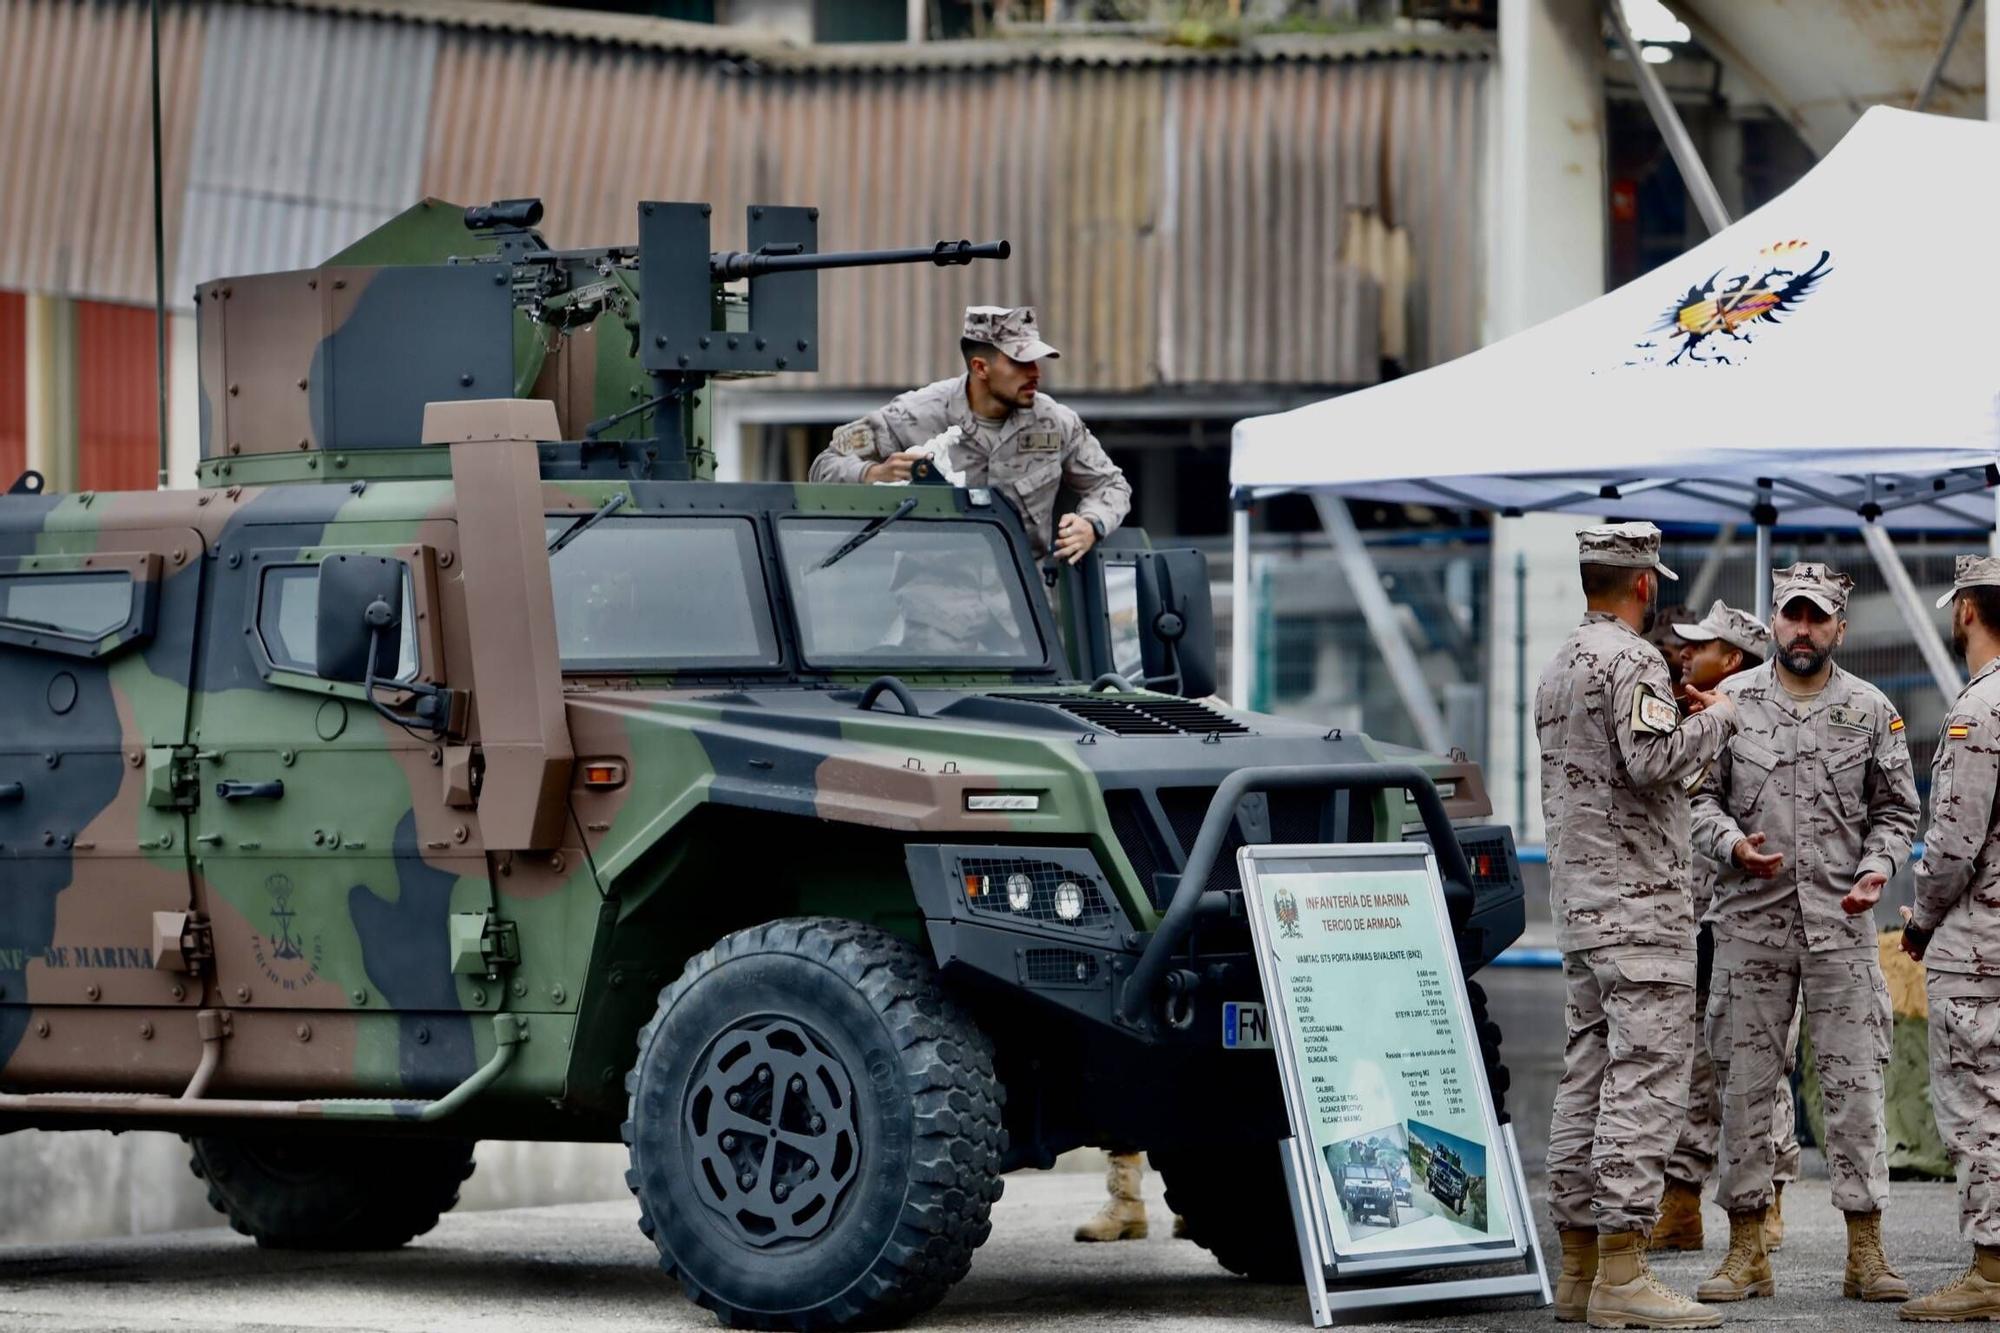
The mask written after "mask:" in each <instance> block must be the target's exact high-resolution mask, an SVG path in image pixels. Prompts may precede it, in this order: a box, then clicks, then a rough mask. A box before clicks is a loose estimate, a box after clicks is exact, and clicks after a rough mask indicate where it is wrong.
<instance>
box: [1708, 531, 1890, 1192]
mask: <svg viewBox="0 0 2000 1333" xmlns="http://www.w3.org/2000/svg"><path fill="white" fill-rule="evenodd" d="M1799 568H1801V567H1798V566H1795V567H1794V571H1796V570H1798V569H1799ZM1805 568H1808V569H1813V570H1819V571H1821V573H1822V574H1823V573H1824V572H1825V571H1824V567H1822V566H1809V567H1805ZM1820 583H1823V584H1825V586H1826V587H1834V585H1833V584H1832V583H1830V582H1827V581H1826V580H1824V579H1821V580H1820ZM1801 586H1803V585H1801V584H1797V583H1789V582H1788V583H1784V584H1782V586H1781V587H1780V590H1779V592H1780V604H1782V601H1783V600H1784V595H1785V592H1786V590H1787V589H1789V588H1794V587H1801ZM1835 592H1837V593H1838V594H1839V595H1838V596H1835V595H1834V594H1832V593H1828V592H1826V591H1824V590H1822V591H1821V593H1820V596H1822V597H1826V598H1827V599H1828V600H1830V601H1833V602H1835V603H1836V604H1837V605H1836V606H1834V607H1830V608H1828V609H1829V610H1830V611H1831V612H1832V613H1834V614H1838V613H1839V610H1840V609H1842V608H1844V606H1845V596H1844V592H1842V591H1840V590H1839V589H1837V588H1835ZM1793 595H1799V594H1797V593H1795V594H1793ZM1815 600H1818V598H1817V597H1816V598H1815ZM1720 688H1721V690H1722V692H1723V693H1724V694H1727V695H1729V696H1731V697H1732V698H1734V699H1735V700H1736V704H1737V707H1738V709H1739V710H1740V722H1739V724H1738V729H1737V733H1736V736H1735V738H1734V739H1733V740H1731V741H1730V742H1729V746H1728V748H1727V749H1726V750H1725V751H1724V752H1723V754H1722V756H1721V758H1720V759H1719V760H1718V761H1717V762H1716V765H1715V767H1714V768H1713V769H1712V770H1711V771H1710V773H1709V775H1708V778H1707V779H1706V780H1705V781H1704V782H1703V783H1702V787H1701V790H1700V792H1699V793H1697V795H1696V797H1695V804H1694V838H1695V845H1696V847H1698V848H1699V849H1700V850H1701V851H1702V852H1704V853H1705V854H1707V855H1708V856H1710V857H1713V858H1714V859H1715V860H1716V861H1717V862H1719V863H1721V865H1722V873H1721V876H1720V878H1719V880H1718V881H1717V885H1716V893H1715V901H1714V903H1713V905H1712V906H1711V907H1710V908H1709V911H1708V915H1707V917H1706V920H1707V921H1708V922H1709V923H1710V924H1711V926H1712V927H1713V928H1714V931H1715V939H1716V962H1715V976H1714V978H1713V980H1712V982H1711V985H1710V997H1709V1003H1708V1009H1707V1012H1706V1016H1705V1021H1704V1037H1705V1039H1706V1044H1707V1046H1708V1052H1709V1056H1710V1058H1711V1059H1712V1060H1714V1062H1715V1068H1716V1078H1717V1080H1718V1082H1719V1083H1720V1084H1721V1086H1722V1105H1723V1111H1722V1120H1723V1154H1724V1161H1723V1167H1722V1180H1721V1183H1720V1185H1719V1186H1718V1187H1717V1190H1716V1202H1717V1203H1718V1204H1719V1205H1721V1206H1722V1207H1723V1208H1725V1209H1728V1210H1730V1211H1732V1212H1735V1211H1746V1210H1751V1209H1757V1208H1762V1207H1764V1206H1766V1205H1767V1204H1769V1203H1770V1202H1771V1197H1772V1189H1771V1186H1772V1181H1773V1174H1774V1168H1775V1162H1774V1160H1773V1158H1774V1153H1773V1147H1772V1113H1773V1101H1774V1093H1776V1091H1777V1089H1778V1088H1779V1087H1780V1086H1781V1085H1782V1084H1783V1083H1784V1082H1785V1064H1786V1060H1787V1058H1788V1047H1787V1045H1786V1043H1787V1041H1788V1040H1789V1041H1792V1042H1794V1043H1795V1041H1796V1028H1795V1027H1794V1024H1795V1023H1796V1022H1797V1014H1798V1007H1799V992H1800V989H1801V987H1803V989H1804V993H1805V1010H1806V1022H1807V1025H1808V1027H1809V1028H1810V1030H1811V1032H1812V1039H1813V1058H1814V1060H1815V1062H1816V1064H1817V1066H1818V1069H1819V1075H1820V1088H1821V1092H1822V1095H1823V1097H1824V1098H1825V1102H1826V1143H1825V1148H1826V1157H1827V1170H1828V1174H1829V1175H1830V1176H1831V1177H1832V1184H1833V1202H1834V1206H1835V1207H1837V1208H1839V1209H1840V1210H1841V1211H1843V1212H1848V1213H1873V1212H1879V1211H1880V1210H1881V1208H1882V1205H1883V1203H1884V1202H1886V1201H1887V1199H1888V1196H1889V1164H1888V1137H1887V1132H1886V1130H1885V1128H1884V1123H1883V1105H1882V1098H1883V1091H1882V1088H1883V1085H1882V1070H1883V1066H1884V1065H1885V1064H1886V1063H1887V1062H1888V1059H1889V1045H1890V1021H1891V1017H1890V1009H1889V991H1888V986H1887V984H1886V983H1885V982H1884V980H1883V978H1882V966H1881V962H1880V960H1879V955H1878V952H1877V945H1876V931H1875V919H1874V914H1873V912H1872V911H1871V912H1863V913H1861V914H1859V915H1857V916H1848V915H1847V914H1846V913H1845V912H1844V911H1842V909H1841V906H1840V902H1841V899H1842V898H1843V897H1845V896H1846V894H1847V892H1848V890H1849V889H1850V888H1852V887H1853V884H1854V881H1855V880H1856V879H1857V878H1858V877H1859V876H1861V875H1862V874H1864V873H1868V872H1871V871H1872V872H1879V873H1881V874H1883V875H1885V876H1887V875H1894V874H1895V873H1896V870H1897V868H1898V867H1899V866H1901V865H1902V863H1903V861H1904V860H1905V859H1907V858H1908V856H1909V852H1910V841H1911V839H1912V838H1913V837H1914V836H1915V834H1916V826H1917V817H1918V805H1917V787H1916V778H1915V775H1914V773H1913V772H1912V771H1911V766H1910V749H1909V745H1908V743H1907V741H1906V740H1905V739H1904V736H1903V721H1902V718H1901V717H1900V716H1898V715H1897V713H1896V710H1895V709H1894V708H1893V707H1891V706H1890V703H1889V701H1888V699H1887V698H1885V697H1884V696H1883V694H1882V692H1881V691H1880V690H1878V689H1876V688H1875V687H1874V686H1872V685H1870V684H1869V683H1868V682H1866V681H1864V680H1861V679H1860V678H1858V677H1856V676H1853V675H1851V674H1849V673H1848V672H1845V671H1842V670H1841V669H1840V668H1839V667H1837V666H1836V667H1834V668H1833V669H1832V671H1831V673H1830V674H1829V676H1828V678H1827V681H1826V684H1825V686H1824V687H1823V688H1822V689H1821V690H1820V692H1819V693H1818V694H1817V695H1816V696H1814V697H1813V698H1812V699H1810V700H1796V699H1793V698H1792V697H1791V696H1790V695H1789V694H1787V693H1786V691H1785V688H1784V685H1783V684H1782V682H1781V681H1780V680H1779V679H1778V677H1777V668H1776V666H1775V665H1774V664H1772V663H1766V664H1764V665H1763V666H1760V667H1758V668H1756V669H1755V670H1752V671H1746V672H1744V673H1742V674H1741V675H1737V676H1732V677H1731V678H1729V679H1728V680H1726V681H1724V682H1723V683H1722V685H1721V687H1720ZM1751 833H1762V834H1764V836H1765V842H1764V845H1763V847H1762V848H1761V850H1762V851H1763V852H1764V853H1766V854H1771V853H1777V854H1780V855H1782V856H1783V857H1784V858H1785V860H1784V865H1783V866H1782V867H1781V868H1780V870H1779V872H1778V874H1777V876H1776V877H1775V878H1773V879H1768V880H1766V879H1758V878H1756V877H1754V876H1752V875H1750V874H1749V873H1747V872H1746V871H1744V870H1742V869H1740V868H1738V867H1737V866H1736V865H1735V864H1734V862H1733V861H1732V860H1731V859H1730V854H1731V851H1732V849H1733V848H1734V847H1735V846H1736V844H1737V842H1739V841H1740V840H1742V839H1743V838H1744V837H1745V836H1747V835H1749V834H1751ZM1788 1034H1789V1035H1788ZM1785 1097H1786V1099H1787V1101H1789V1092H1787V1093H1786V1094H1785Z"/></svg>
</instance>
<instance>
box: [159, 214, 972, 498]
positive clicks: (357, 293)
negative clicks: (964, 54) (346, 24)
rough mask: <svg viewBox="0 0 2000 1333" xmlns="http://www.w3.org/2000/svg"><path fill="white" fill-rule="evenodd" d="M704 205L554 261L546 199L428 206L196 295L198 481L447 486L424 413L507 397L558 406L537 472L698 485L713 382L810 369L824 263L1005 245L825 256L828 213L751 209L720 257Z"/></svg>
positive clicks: (925, 256) (706, 453)
mask: <svg viewBox="0 0 2000 1333" xmlns="http://www.w3.org/2000/svg"><path fill="white" fill-rule="evenodd" d="M711 211H712V210H711V209H710V206H709V205H707V204H696V203H667V202H660V201H648V202H643V203H641V204H640V205H639V206H638V222H639V228H638V230H639V239H638V243H637V244H635V245H623V246H607V247H601V248H596V249H583V250H556V249H553V248H551V247H550V246H549V245H548V243H547V242H546V241H545V240H544V239H543V238H542V236H541V234H540V233H539V232H538V231H536V227H537V226H539V225H540V222H541V219H542V214H543V209H542V202H541V200H539V199H501V200H495V201H494V202H492V203H489V204H483V205H477V206H474V207H471V208H459V207H457V206H455V205H451V204H447V203H445V202H443V201H441V200H425V201H424V202H423V203H421V204H418V205H417V206H416V207H414V208H412V209H409V210H408V211H406V212H404V213H403V214H401V215H399V216H398V217H396V218H393V219H391V220H390V221H389V222H387V223H384V224H383V225H382V226H381V227H379V228H377V229H376V230H375V231H373V232H371V233H369V234H368V235H367V236H365V237H363V238H362V239H361V240H360V241H357V242H356V243H355V244H354V245H352V246H350V247H349V248H348V249H347V250H345V251H342V252H341V253H340V254H338V255H335V256H334V257H333V258H332V259H330V260H328V261H327V263H326V264H325V265H323V266H321V267H320V268H317V269H311V270H306V271H302V272H292V273H270V274H260V275H255V276H251V277H240V278H223V279H218V280H216V281H213V282H208V283H204V284H202V286H201V287H200V288H198V289H197V290H196V293H195V301H196V310H197V316H198V326H199V331H200V347H201V353H200V355H201V368H202V414H201V417H202V463H201V477H202V480H203V482H204V483H205V484H209V485H216V484H229V483H231V482H245V481H251V482H261V483H270V482H278V481H288V480H289V481H326V480H346V479H360V478H364V477H385V478H386V477H424V476H441V475H444V473H445V471H446V470H447V465H446V462H445V460H444V458H443V456H442V452H443V451H441V450H438V449H436V448H435V447H426V446H423V445H421V444H420V443H419V441H420V440H421V438H422V433H421V432H422V421H423V410H424V405H425V404H426V403H432V402H445V401H454V400H461V399H477V398H504V397H517V398H545V399H548V400H550V401H552V402H554V403H555V405H556V416H557V421H558V425H559V427H560V429H561V430H562V433H563V436H564V439H563V440H562V441H551V442H549V443H547V444H545V445H543V447H542V451H541V452H542V467H543V472H544V473H545V475H548V476H551V477H612V476H615V477H624V478H631V479H654V480H680V479H690V478H692V479H705V478H707V477H710V476H712V475H713V472H714V452H713V449H712V447H711V445H710V442H709V432H708V408H707V405H706V403H705V402H704V398H705V395H704V394H703V393H702V392H701V390H702V389H703V387H704V386H705V385H706V384H707V382H708V380H710V379H711V378H715V377H740V376H745V375H765V374H782V373H790V372H803V371H812V370H817V369H818V368H819V286H818V278H817V274H818V272H819V270H821V269H833V268H860V267H875V266H880V265H888V264H931V265H934V266H937V267H940V268H943V267H957V266H962V265H967V264H970V263H971V262H972V261H974V260H975V259H1005V258H1007V256H1008V254H1009V249H1010V247H1009V246H1008V244H1007V242H1006V241H988V242H979V243H975V242H972V241H968V240H956V241H954V240H941V241H938V242H936V243H935V244H933V245H930V246H928V247H912V248H907V249H896V250H858V251H836V252H830V253H822V252H821V251H820V249H819V210H818V209H816V208H798V207H787V206H779V205H771V204H760V205H754V206H752V207H751V208H750V209H749V210H748V218H747V242H746V248H745V249H742V250H721V251H717V250H711V249H710V244H709V222H710V215H711ZM737 284H740V286H739V285H737ZM323 460H324V461H323Z"/></svg>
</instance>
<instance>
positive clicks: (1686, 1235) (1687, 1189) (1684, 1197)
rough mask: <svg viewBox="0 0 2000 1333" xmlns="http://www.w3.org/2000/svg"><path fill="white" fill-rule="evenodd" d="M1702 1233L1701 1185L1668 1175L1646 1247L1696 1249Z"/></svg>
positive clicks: (1654, 1248) (1698, 1247)
mask: <svg viewBox="0 0 2000 1333" xmlns="http://www.w3.org/2000/svg"><path fill="white" fill-rule="evenodd" d="M1701 1245H1702V1235H1701V1187H1700V1186H1699V1185H1690V1184H1688V1183H1687V1182H1686V1181H1685V1180H1675V1179H1674V1178H1673V1177H1672V1176H1668V1177H1667V1193H1666V1197H1664V1198H1663V1199H1661V1200H1660V1220H1659V1221H1658V1222H1656V1223H1654V1224H1653V1238H1652V1239H1651V1240H1649V1241H1647V1242H1646V1248H1647V1249H1649V1250H1698V1249H1700V1248H1701Z"/></svg>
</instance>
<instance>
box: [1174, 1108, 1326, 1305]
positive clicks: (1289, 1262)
mask: <svg viewBox="0 0 2000 1333" xmlns="http://www.w3.org/2000/svg"><path fill="white" fill-rule="evenodd" d="M1278 1151H1279V1149H1278V1145H1277V1144H1276V1143H1254V1144H1246V1143H1230V1144H1217V1145H1214V1146H1212V1147H1206V1148H1192V1149H1176V1150H1174V1151H1172V1152H1156V1153H1152V1154H1150V1157H1151V1160H1152V1163H1153V1167H1154V1169H1155V1170H1157V1171H1158V1172H1159V1173H1160V1179H1161V1180H1162V1181H1163V1182H1164V1183H1165V1185H1166V1194H1167V1207H1168V1208H1169V1209H1171V1210H1172V1211H1173V1213H1174V1215H1175V1216H1177V1217H1180V1218H1182V1219H1183V1220H1185V1221H1186V1222H1187V1238H1188V1239H1189V1240H1191V1241H1193V1242H1194V1243H1195V1244H1197V1245H1199V1246H1201V1247H1202V1248H1203V1249H1204V1250H1207V1251H1208V1252H1209V1253H1210V1254H1212V1255H1214V1256H1215V1261H1216V1262H1217V1263H1219V1264H1221V1265H1222V1266H1223V1267H1224V1268H1226V1269H1228V1270H1229V1271H1230V1272H1232V1273H1237V1274H1240V1275H1242V1276H1243V1277H1247V1278H1249V1279H1250V1280H1251V1281H1253V1282H1281V1283H1286V1284H1291V1285H1296V1284H1298V1283H1300V1282H1303V1281H1305V1270H1304V1268H1303V1267H1301V1265H1300V1263H1299V1238H1298V1233H1297V1231H1295V1230H1294V1229H1293V1227H1292V1205H1291V1202H1290V1200H1289V1199H1288V1198H1287V1196H1286V1193H1285V1168H1284V1163H1283V1161H1282V1159H1281V1158H1280V1157H1279V1156H1278ZM1342 1207H1343V1209H1346V1210H1347V1212H1348V1215H1349V1216H1350V1217H1352V1216H1353V1215H1354V1214H1353V1210H1352V1209H1351V1208H1348V1207H1347V1204H1346V1203H1345V1201H1343V1202H1342Z"/></svg>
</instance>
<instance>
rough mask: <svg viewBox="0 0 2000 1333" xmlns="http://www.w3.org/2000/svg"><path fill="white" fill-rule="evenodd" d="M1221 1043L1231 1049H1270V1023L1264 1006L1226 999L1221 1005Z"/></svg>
mask: <svg viewBox="0 0 2000 1333" xmlns="http://www.w3.org/2000/svg"><path fill="white" fill-rule="evenodd" d="M1222 1045H1223V1047H1224V1048H1225V1049H1227V1050H1231V1051H1268V1050H1270V1049H1271V1023H1270V1020H1269V1019H1268V1018H1267V1017H1265V1014H1264V1006H1263V1005H1261V1004H1251V1003H1249V1002H1247V1001H1240V1000H1226V1001H1224V1002H1223V1005H1222Z"/></svg>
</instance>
